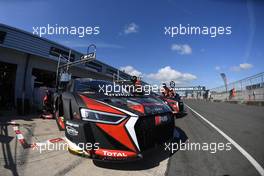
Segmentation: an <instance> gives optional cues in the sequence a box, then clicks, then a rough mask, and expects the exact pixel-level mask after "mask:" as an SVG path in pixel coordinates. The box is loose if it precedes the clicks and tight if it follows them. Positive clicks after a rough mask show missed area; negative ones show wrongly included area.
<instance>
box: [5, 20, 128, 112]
mask: <svg viewBox="0 0 264 176" xmlns="http://www.w3.org/2000/svg"><path fill="white" fill-rule="evenodd" d="M88 45H89V43H87V46H88ZM70 50H71V56H70V59H71V60H72V61H74V60H78V59H79V58H80V57H81V56H82V55H83V53H80V52H78V51H75V50H73V49H70V48H67V47H65V46H63V45H60V44H58V43H55V42H52V41H49V40H47V39H44V38H40V37H37V36H34V35H32V34H31V33H28V32H25V31H22V30H19V29H16V28H13V27H10V26H7V25H4V24H0V104H1V108H0V111H2V113H3V111H4V112H5V111H10V112H12V111H15V112H17V113H18V114H29V113H31V112H34V111H36V110H40V109H41V106H42V97H43V95H44V92H45V90H47V89H50V90H54V85H55V75H56V68H57V61H58V56H59V55H62V56H65V57H68V55H69V51H70ZM99 60H100V58H99ZM71 73H72V76H73V77H76V78H78V77H80V78H81V77H88V78H93V79H102V80H112V79H113V77H114V76H116V75H119V76H120V77H121V78H123V79H130V76H129V75H128V74H126V73H124V72H121V71H119V70H118V69H116V68H114V67H112V66H110V65H107V64H105V63H102V62H100V61H98V60H95V61H92V62H90V63H88V64H85V65H79V66H76V67H74V68H72V70H71Z"/></svg>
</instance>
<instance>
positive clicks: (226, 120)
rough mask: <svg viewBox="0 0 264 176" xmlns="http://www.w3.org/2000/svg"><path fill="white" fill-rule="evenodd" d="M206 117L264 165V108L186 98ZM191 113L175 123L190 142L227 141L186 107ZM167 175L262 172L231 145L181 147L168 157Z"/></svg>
mask: <svg viewBox="0 0 264 176" xmlns="http://www.w3.org/2000/svg"><path fill="white" fill-rule="evenodd" d="M185 104H187V105H188V106H190V107H191V108H192V109H194V110H195V111H196V112H198V113H199V114H201V115H202V116H203V117H204V118H206V119H207V120H209V121H210V122H211V123H213V124H214V125H216V126H217V127H218V128H219V129H221V130H222V131H223V132H224V133H226V134H227V135H228V136H229V137H231V138H232V139H233V140H234V141H236V142H237V143H238V144H239V145H240V146H241V147H242V148H244V149H245V150H246V151H247V152H248V153H249V154H250V155H251V156H252V157H253V158H254V159H255V160H256V161H257V162H258V163H259V164H260V165H261V166H262V167H263V166H264V138H263V135H264V108H263V107H256V106H247V105H238V104H229V103H213V102H205V101H197V100H186V101H185ZM187 112H188V115H187V116H185V117H183V118H181V119H177V120H176V126H178V127H179V128H181V129H182V131H184V132H185V134H186V135H187V137H188V139H189V142H197V143H204V142H206V143H222V142H223V143H228V141H227V140H226V139H225V138H224V137H223V136H222V135H221V134H219V133H218V132H217V131H216V130H215V129H213V128H212V127H211V126H210V125H208V124H207V123H206V122H205V121H204V120H202V119H201V118H200V117H199V116H197V115H196V114H195V113H193V112H192V111H191V110H189V109H187ZM167 175H169V176H170V175H219V176H220V175H250V176H252V175H260V174H259V173H258V172H257V170H256V169H255V168H254V167H253V165H252V164H251V163H250V162H249V161H248V160H247V159H246V158H245V157H244V156H243V155H242V154H241V153H240V152H239V151H238V150H237V149H236V148H235V147H234V146H233V145H232V149H231V150H229V151H226V150H224V151H217V152H216V153H214V154H213V153H210V152H208V151H202V150H200V151H197V150H196V151H190V150H185V151H183V150H182V151H178V152H176V153H175V154H174V155H173V156H172V157H171V158H170V160H169V164H168V168H167Z"/></svg>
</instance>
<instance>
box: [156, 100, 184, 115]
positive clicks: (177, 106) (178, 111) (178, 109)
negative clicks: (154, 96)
mask: <svg viewBox="0 0 264 176" xmlns="http://www.w3.org/2000/svg"><path fill="white" fill-rule="evenodd" d="M160 98H161V99H162V100H163V101H164V102H165V103H166V104H168V105H169V106H170V107H171V109H172V112H173V114H174V115H175V116H176V117H182V116H184V115H186V111H185V109H184V104H183V102H182V100H181V99H176V98H166V97H160Z"/></svg>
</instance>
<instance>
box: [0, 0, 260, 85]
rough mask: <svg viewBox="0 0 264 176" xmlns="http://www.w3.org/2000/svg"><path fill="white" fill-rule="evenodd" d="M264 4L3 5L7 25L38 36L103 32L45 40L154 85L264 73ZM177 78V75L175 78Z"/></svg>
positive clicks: (199, 0)
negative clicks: (51, 29)
mask: <svg viewBox="0 0 264 176" xmlns="http://www.w3.org/2000/svg"><path fill="white" fill-rule="evenodd" d="M263 17H264V2H263V1H261V0H248V1H247V0H193V1H190V0H157V1H151V0H148V1H147V0H145V1H142V0H134V1H129V0H94V1H89V0H79V1H78V0H75V1H71V0H65V1H62V0H61V1H59V0H58V1H52V0H24V1H23V0H12V1H8V0H0V22H1V23H4V24H7V25H11V26H13V27H17V28H20V29H23V30H26V31H29V32H33V29H32V27H33V26H46V25H47V24H50V25H55V24H57V25H59V26H99V27H100V34H99V35H93V36H86V37H84V38H79V37H77V36H69V35H45V36H44V37H45V38H48V39H50V40H53V41H56V42H58V43H61V44H64V45H67V46H69V47H71V48H74V49H76V50H79V51H85V50H86V47H85V46H86V45H88V44H90V43H95V44H96V45H97V46H98V50H97V51H98V55H97V56H98V58H99V60H101V61H103V62H106V63H108V64H110V65H112V66H114V67H117V68H121V67H122V68H123V69H124V68H125V69H127V70H128V71H132V72H133V73H139V72H140V73H141V75H142V76H143V78H144V79H145V80H147V81H150V82H162V81H163V79H173V80H175V81H176V82H179V84H180V85H205V86H207V87H210V88H212V87H215V86H220V85H222V84H223V83H222V80H221V78H220V73H221V72H224V73H226V75H227V77H228V80H229V81H234V80H237V79H242V78H244V77H247V76H250V75H254V74H257V73H259V72H262V71H263V68H264V53H263V52H264V34H263V32H264V20H263ZM179 24H182V25H185V26H187V25H188V24H189V25H190V26H207V27H211V26H224V27H226V26H231V27H232V33H231V35H221V36H218V37H215V38H212V37H210V36H208V35H207V36H204V35H181V36H180V35H177V36H174V37H169V36H168V35H165V34H164V32H165V30H164V27H165V26H179ZM168 75H169V76H168Z"/></svg>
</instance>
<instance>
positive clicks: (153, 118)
mask: <svg viewBox="0 0 264 176" xmlns="http://www.w3.org/2000/svg"><path fill="white" fill-rule="evenodd" d="M107 86H114V85H113V83H112V82H108V81H101V80H90V79H85V78H78V79H73V80H71V81H70V82H69V84H68V86H67V89H66V91H64V92H63V93H61V94H60V95H57V96H56V97H57V99H56V100H55V102H56V105H55V112H56V113H55V114H56V121H57V123H58V126H59V128H60V129H65V136H66V141H67V143H68V149H69V150H70V151H72V152H74V153H78V154H83V155H86V156H89V157H91V158H93V159H99V160H135V159H140V158H142V157H143V155H144V152H145V151H147V150H148V149H151V148H153V147H155V146H156V145H158V144H162V143H164V142H165V141H168V140H170V139H172V138H173V131H174V117H173V114H172V111H171V108H170V107H169V106H168V105H166V104H165V103H164V102H163V101H162V100H160V99H157V98H155V97H152V96H144V95H141V96H136V95H131V94H130V93H128V92H113V93H111V95H109V94H108V95H107V94H105V93H104V92H103V91H102V88H103V87H107ZM87 145H88V146H89V147H88V149H87V148H85V147H83V146H87Z"/></svg>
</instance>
